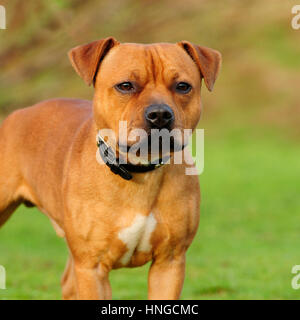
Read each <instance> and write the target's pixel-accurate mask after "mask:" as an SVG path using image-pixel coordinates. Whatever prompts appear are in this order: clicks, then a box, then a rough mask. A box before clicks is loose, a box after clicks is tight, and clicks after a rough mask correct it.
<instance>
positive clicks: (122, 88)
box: [116, 81, 134, 93]
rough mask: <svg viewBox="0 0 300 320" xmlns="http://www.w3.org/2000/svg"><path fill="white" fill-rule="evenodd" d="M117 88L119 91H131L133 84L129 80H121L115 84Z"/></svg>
mask: <svg viewBox="0 0 300 320" xmlns="http://www.w3.org/2000/svg"><path fill="white" fill-rule="evenodd" d="M116 88H117V90H119V91H120V92H124V93H127V92H132V91H133V90H134V86H133V84H132V83H131V82H128V81H127V82H122V83H119V84H117V85H116Z"/></svg>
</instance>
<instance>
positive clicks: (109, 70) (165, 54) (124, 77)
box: [98, 43, 200, 84]
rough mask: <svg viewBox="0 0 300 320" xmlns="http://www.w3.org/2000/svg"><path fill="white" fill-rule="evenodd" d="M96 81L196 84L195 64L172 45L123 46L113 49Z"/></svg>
mask: <svg viewBox="0 0 300 320" xmlns="http://www.w3.org/2000/svg"><path fill="white" fill-rule="evenodd" d="M98 76H99V77H103V78H105V79H107V78H110V79H111V81H119V80H120V81H128V80H133V81H137V82H139V83H141V84H143V83H145V82H148V81H160V82H164V81H168V80H169V78H173V79H174V80H176V79H180V81H184V80H185V81H187V80H190V81H197V80H198V81H199V79H200V75H199V71H198V68H197V66H196V64H195V63H194V61H193V60H192V59H191V58H190V57H189V56H188V55H187V54H186V52H185V51H184V50H183V49H182V48H181V47H179V46H178V45H175V44H153V45H141V44H131V43H128V44H127V43H125V44H121V45H119V46H116V47H114V48H112V49H111V50H110V51H109V52H108V54H107V55H106V57H105V59H103V61H102V64H101V72H99V74H98Z"/></svg>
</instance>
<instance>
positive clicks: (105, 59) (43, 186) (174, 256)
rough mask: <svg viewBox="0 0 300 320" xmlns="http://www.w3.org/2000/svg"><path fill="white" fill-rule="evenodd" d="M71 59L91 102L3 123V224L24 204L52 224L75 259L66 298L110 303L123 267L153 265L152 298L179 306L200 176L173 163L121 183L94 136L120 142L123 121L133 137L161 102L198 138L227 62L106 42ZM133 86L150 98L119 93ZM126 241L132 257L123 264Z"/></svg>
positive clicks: (180, 49)
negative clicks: (176, 85)
mask: <svg viewBox="0 0 300 320" xmlns="http://www.w3.org/2000/svg"><path fill="white" fill-rule="evenodd" d="M191 48H193V49H191ZM69 56H70V59H71V62H72V64H73V66H74V67H75V69H76V71H77V72H78V74H79V75H81V76H82V77H83V78H84V80H85V81H86V82H87V83H89V84H91V83H94V86H95V95H94V101H93V103H92V102H90V101H84V100H75V99H74V100H72V99H54V100H48V101H44V102H41V103H39V104H37V105H35V106H32V107H29V108H26V109H22V110H18V111H16V112H14V113H12V114H11V115H10V116H9V117H8V118H7V119H6V120H5V121H4V122H3V124H2V126H1V127H0V150H1V159H0V225H1V224H3V223H4V222H5V221H6V220H7V219H8V218H9V216H10V214H11V213H12V212H13V211H14V210H15V208H16V207H17V206H18V205H19V204H20V203H22V202H24V203H25V204H27V205H29V206H30V205H35V206H37V207H38V208H39V209H40V210H41V211H42V212H43V213H45V214H46V215H47V216H48V217H49V218H50V219H51V221H52V223H53V225H54V227H55V229H56V231H57V233H58V235H60V236H64V237H65V238H66V241H67V244H68V247H69V250H70V257H69V261H68V264H67V266H66V270H65V273H64V276H63V278H62V287H63V297H64V298H65V299H76V298H77V299H110V298H111V288H110V284H109V280H108V275H109V272H110V270H111V269H114V268H119V267H123V266H124V265H123V263H124V261H126V266H127V267H136V266H141V265H143V264H145V263H147V262H148V261H152V265H151V268H150V272H149V280H148V281H149V293H148V296H149V299H178V298H179V296H180V292H181V289H182V285H183V280H184V269H185V253H186V250H187V249H188V247H189V245H190V244H191V242H192V239H193V237H194V235H195V233H196V230H197V226H198V221H199V202H200V191H199V184H198V177H197V176H187V175H185V168H186V166H187V165H185V164H182V165H175V164H169V165H165V166H163V167H161V168H159V169H156V170H154V171H151V172H148V173H137V174H133V179H132V180H131V181H126V180H123V179H122V178H121V177H120V176H117V175H114V174H113V173H112V172H110V170H109V168H108V167H107V166H105V165H100V164H99V163H98V162H97V161H96V151H97V146H96V143H95V137H96V134H97V132H98V130H99V129H102V128H110V129H113V130H114V131H115V132H116V134H118V122H119V121H120V120H127V122H128V123H129V126H128V133H129V132H130V130H132V129H134V128H144V127H145V124H144V121H143V114H144V110H145V108H146V107H147V106H148V105H150V104H151V103H156V102H159V103H166V104H168V105H169V106H171V108H172V109H173V111H174V114H175V119H176V122H175V126H176V128H179V129H181V130H183V129H184V128H192V129H194V128H195V127H196V125H197V123H198V121H199V117H200V113H201V101H200V87H201V79H202V77H204V80H205V82H206V84H207V86H208V87H209V89H211V88H212V85H213V82H214V81H215V78H216V76H217V73H218V70H219V66H220V55H219V54H218V53H216V52H215V51H212V50H211V49H207V48H204V47H200V46H197V47H196V46H194V45H192V44H189V43H187V42H182V43H179V44H153V45H140V44H119V43H118V42H117V41H116V40H114V39H113V38H108V39H104V40H100V41H98V42H94V43H92V44H87V45H85V46H80V47H77V48H75V49H73V50H71V52H70V54H69ZM205 57H206V58H205ZM193 60H194V61H193ZM203 64H204V65H203ZM176 79H178V80H180V81H188V82H189V83H191V84H192V85H193V90H192V92H191V93H190V94H188V95H180V94H177V93H175V92H174V90H171V86H172V83H173V82H174V81H175V80H176ZM128 80H131V81H135V82H137V83H138V84H139V86H140V87H141V88H143V89H142V90H140V91H139V92H138V93H135V94H133V95H121V94H120V93H119V92H117V91H116V90H115V89H114V85H115V84H117V83H120V82H122V81H128ZM124 138H126V137H124ZM150 214H152V215H153V216H151V217H150V218H149V219H147V217H149V216H150ZM137 216H138V218H136V217H137ZM143 217H145V218H143ZM136 219H138V220H136ZM151 219H152V220H151ZM134 223H136V225H133V226H132V224H134ZM149 223H150V224H149ZM130 226H131V229H130ZM126 228H127V229H126ZM128 228H129V229H128ZM124 230H125V231H124ZM128 230H129V231H128ZM131 230H134V232H137V233H136V234H135V235H131V234H130V233H128V232H130V231H131ZM122 231H123V233H122ZM120 234H121V236H120ZM122 237H123V238H122ZM124 239H125V240H124ZM122 240H123V241H122ZM129 242H130V246H134V247H131V250H132V253H131V254H130V256H129V258H127V259H123V260H122V257H124V255H125V254H126V252H127V251H128V243H129ZM138 248H146V249H145V250H144V251H143V250H139V249H138ZM122 262H123V263H122Z"/></svg>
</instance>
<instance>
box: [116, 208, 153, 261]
mask: <svg viewBox="0 0 300 320" xmlns="http://www.w3.org/2000/svg"><path fill="white" fill-rule="evenodd" d="M156 227H157V220H156V218H155V216H154V214H153V213H150V214H149V215H148V216H144V215H141V214H138V215H136V216H135V218H134V220H133V221H132V222H131V224H130V225H129V226H127V227H125V228H121V229H120V230H119V232H118V238H119V239H120V240H121V241H122V242H123V244H124V245H125V246H126V252H125V253H124V254H123V255H122V257H121V258H120V260H119V262H120V264H121V265H123V266H125V265H128V264H132V260H133V258H135V257H138V256H144V257H145V256H146V255H147V254H149V253H150V252H151V249H152V244H151V237H152V235H153V233H154V231H155V229H156ZM145 262H146V261H145Z"/></svg>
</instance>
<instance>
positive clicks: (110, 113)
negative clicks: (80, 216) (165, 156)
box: [69, 38, 221, 147]
mask: <svg viewBox="0 0 300 320" xmlns="http://www.w3.org/2000/svg"><path fill="white" fill-rule="evenodd" d="M69 57H70V60H71V62H72V65H73V67H74V68H75V70H76V71H77V73H78V74H79V75H80V76H81V77H82V78H83V79H84V80H85V82H86V83H87V84H88V85H91V84H94V87H95V95H94V119H95V122H96V125H97V127H98V129H103V128H108V129H112V130H113V131H114V132H115V134H116V136H117V137H118V136H119V134H118V133H119V121H126V122H127V129H126V130H127V132H126V133H127V137H126V136H124V135H123V136H121V138H120V139H119V141H117V142H118V144H119V146H120V147H122V146H123V145H125V144H126V140H127V139H128V138H129V136H130V133H131V132H133V131H134V129H143V130H145V132H147V134H148V137H149V136H150V131H151V129H159V130H161V129H166V130H168V131H170V130H173V129H178V131H183V130H184V129H192V130H193V129H194V128H195V127H196V125H197V123H198V121H199V118H200V114H201V98H200V89H201V82H202V79H204V82H205V84H206V86H207V88H208V89H209V90H210V91H211V90H212V89H213V86H214V83H215V80H216V78H217V75H218V72H219V69H220V65H221V54H220V53H219V52H217V51H215V50H213V49H209V48H206V47H202V46H198V45H194V44H191V43H190V42H188V41H182V42H179V43H176V44H169V43H158V44H149V45H144V44H133V43H124V44H121V43H119V42H118V41H116V40H115V39H114V38H106V39H103V40H99V41H95V42H92V43H89V44H86V45H83V46H79V47H76V48H74V49H72V50H71V51H70V52H69ZM130 140H132V138H129V139H128V141H127V145H128V146H130V144H132V143H135V142H136V141H130ZM133 140H134V139H133ZM175 140H176V139H175ZM178 143H179V142H178ZM180 143H182V142H180ZM174 145H176V141H175V143H174Z"/></svg>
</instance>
